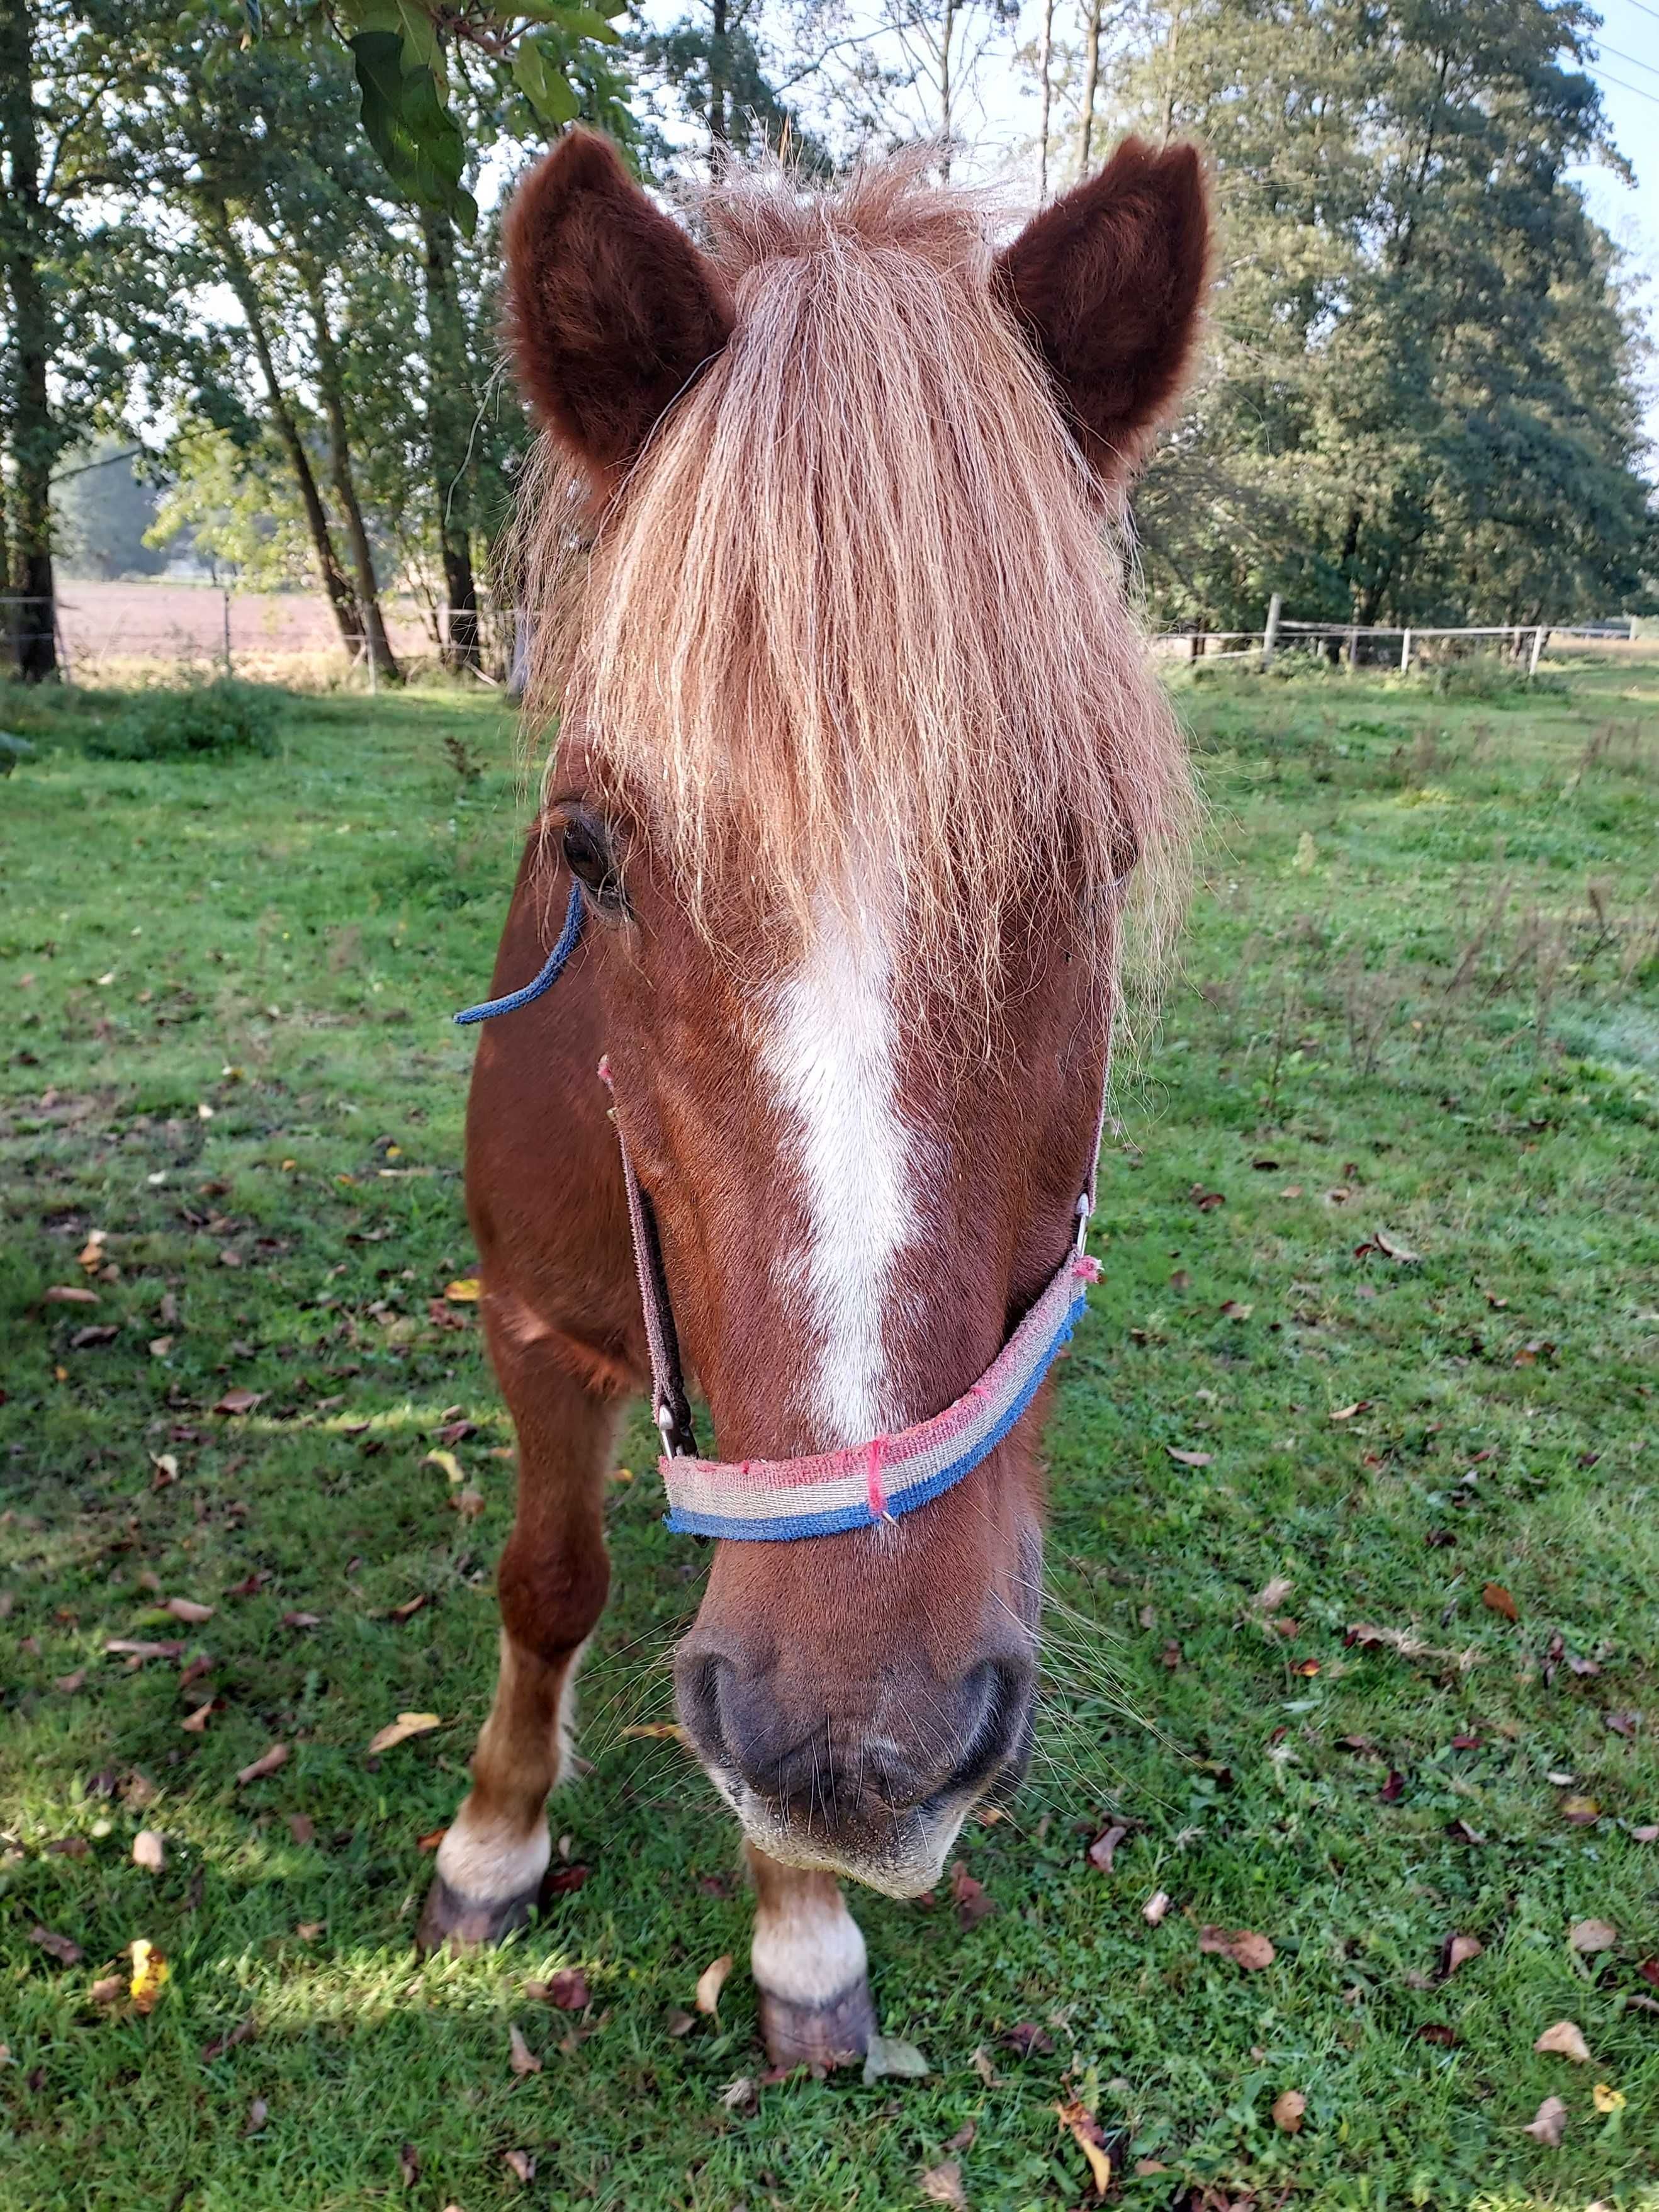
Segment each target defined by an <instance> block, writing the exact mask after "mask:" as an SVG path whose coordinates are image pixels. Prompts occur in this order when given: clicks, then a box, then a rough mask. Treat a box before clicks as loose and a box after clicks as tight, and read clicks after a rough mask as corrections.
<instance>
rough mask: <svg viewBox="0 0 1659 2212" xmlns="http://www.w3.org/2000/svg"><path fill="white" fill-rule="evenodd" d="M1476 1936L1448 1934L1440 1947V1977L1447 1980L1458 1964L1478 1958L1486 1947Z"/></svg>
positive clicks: (1463, 1964) (1466, 1963) (1461, 1964)
mask: <svg viewBox="0 0 1659 2212" xmlns="http://www.w3.org/2000/svg"><path fill="white" fill-rule="evenodd" d="M1485 1949H1486V1945H1485V1944H1484V1943H1483V1942H1481V1941H1480V1937H1479V1936H1447V1938H1446V1940H1445V1942H1443V1944H1442V1945H1441V1947H1440V1978H1441V1980H1442V1981H1443V1982H1449V1980H1450V1979H1451V1978H1452V1976H1453V1975H1454V1974H1455V1972H1457V1970H1458V1968H1459V1967H1460V1966H1468V1963H1469V1960H1471V1959H1478V1958H1479V1957H1480V1954H1481V1953H1482V1952H1483V1951H1484V1950H1485Z"/></svg>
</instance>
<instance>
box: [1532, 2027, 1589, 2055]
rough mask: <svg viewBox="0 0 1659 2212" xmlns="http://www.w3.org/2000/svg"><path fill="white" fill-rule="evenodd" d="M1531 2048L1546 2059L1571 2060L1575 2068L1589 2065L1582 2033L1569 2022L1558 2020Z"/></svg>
mask: <svg viewBox="0 0 1659 2212" xmlns="http://www.w3.org/2000/svg"><path fill="white" fill-rule="evenodd" d="M1532 2047H1533V2049H1534V2051H1539V2052H1541V2053H1542V2054H1543V2055H1544V2056H1545V2057H1557V2058H1571V2061H1572V2063H1573V2064H1574V2065H1575V2066H1588V2065H1589V2045H1588V2044H1587V2043H1586V2042H1585V2040H1584V2037H1583V2030H1582V2029H1581V2028H1579V2027H1577V2026H1576V2025H1575V2023H1574V2022H1573V2021H1570V2020H1558V2021H1556V2023H1555V2025H1554V2027H1547V2028H1546V2029H1545V2030H1544V2033H1542V2034H1541V2036H1540V2037H1539V2039H1538V2040H1537V2042H1536V2043H1534V2045H1533V2046H1532Z"/></svg>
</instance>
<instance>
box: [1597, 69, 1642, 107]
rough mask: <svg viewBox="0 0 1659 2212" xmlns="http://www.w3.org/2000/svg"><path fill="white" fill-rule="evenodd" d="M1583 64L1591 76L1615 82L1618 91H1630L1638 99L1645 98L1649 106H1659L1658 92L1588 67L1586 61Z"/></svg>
mask: <svg viewBox="0 0 1659 2212" xmlns="http://www.w3.org/2000/svg"><path fill="white" fill-rule="evenodd" d="M1584 66H1585V67H1586V69H1589V73H1590V75H1591V76H1595V77H1600V79H1601V82H1602V83H1603V84H1616V85H1617V86H1618V88H1619V89H1620V92H1628V93H1632V94H1634V95H1635V97H1636V98H1637V99H1638V100H1646V101H1647V102H1648V103H1649V105H1650V106H1653V107H1659V93H1656V92H1649V91H1647V90H1646V89H1645V88H1644V87H1643V86H1641V85H1639V84H1626V82H1625V80H1624V79H1623V77H1621V76H1608V75H1607V71H1606V70H1599V69H1593V68H1590V65H1589V63H1588V62H1587V63H1586V64H1585V65H1584Z"/></svg>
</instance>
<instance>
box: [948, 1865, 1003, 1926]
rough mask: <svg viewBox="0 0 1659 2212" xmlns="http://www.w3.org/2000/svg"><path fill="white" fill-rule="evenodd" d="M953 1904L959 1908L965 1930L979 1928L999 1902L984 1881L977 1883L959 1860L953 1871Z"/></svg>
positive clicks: (960, 1918)
mask: <svg viewBox="0 0 1659 2212" xmlns="http://www.w3.org/2000/svg"><path fill="white" fill-rule="evenodd" d="M951 1903H952V1904H953V1905H955V1906H956V1908H957V1923H958V1925H960V1926H961V1927H963V1928H977V1927H978V1925H979V1923H980V1922H981V1920H987V1919H988V1918H989V1917H990V1916H991V1914H992V1913H994V1911H996V1909H997V1901H996V1899H995V1898H994V1897H993V1896H991V1894H990V1893H989V1892H988V1891H987V1889H986V1887H985V1885H984V1883H983V1882H982V1881H975V1879H974V1877H973V1875H970V1874H969V1871H968V1869H967V1867H966V1865H965V1864H964V1863H963V1861H962V1860H961V1859H958V1860H957V1862H956V1863H955V1865H954V1866H953V1867H952V1868H951Z"/></svg>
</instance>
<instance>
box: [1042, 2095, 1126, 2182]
mask: <svg viewBox="0 0 1659 2212" xmlns="http://www.w3.org/2000/svg"><path fill="white" fill-rule="evenodd" d="M1054 2112H1055V2114H1056V2116H1057V2118H1059V2121H1060V2125H1061V2127H1063V2128H1064V2129H1065V2130H1066V2133H1067V2134H1068V2135H1069V2136H1071V2138H1072V2141H1073V2142H1074V2143H1075V2144H1076V2145H1077V2147H1078V2148H1079V2150H1080V2151H1081V2152H1082V2153H1083V2155H1084V2156H1085V2158H1086V2159H1087V2160H1088V2161H1089V2171H1090V2172H1091V2174H1093V2176H1094V2179H1095V2195H1096V2196H1097V2197H1103V2196H1104V2195H1105V2194H1106V2191H1108V2190H1109V2188H1110V2187H1111V2185H1112V2161H1111V2160H1110V2159H1109V2157H1108V2156H1107V2155H1106V2152H1105V2150H1104V2148H1103V2145H1102V2142H1101V2133H1100V2123H1099V2121H1098V2120H1097V2119H1096V2118H1095V2116H1094V2114H1093V2113H1092V2112H1089V2111H1087V2110H1086V2109H1085V2107H1084V2106H1082V2105H1080V2104H1079V2102H1078V2101H1077V2100H1076V2098H1075V2097H1074V2098H1073V2100H1072V2101H1071V2103H1070V2104H1068V2105H1056V2106H1054Z"/></svg>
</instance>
